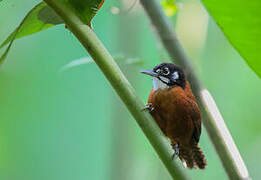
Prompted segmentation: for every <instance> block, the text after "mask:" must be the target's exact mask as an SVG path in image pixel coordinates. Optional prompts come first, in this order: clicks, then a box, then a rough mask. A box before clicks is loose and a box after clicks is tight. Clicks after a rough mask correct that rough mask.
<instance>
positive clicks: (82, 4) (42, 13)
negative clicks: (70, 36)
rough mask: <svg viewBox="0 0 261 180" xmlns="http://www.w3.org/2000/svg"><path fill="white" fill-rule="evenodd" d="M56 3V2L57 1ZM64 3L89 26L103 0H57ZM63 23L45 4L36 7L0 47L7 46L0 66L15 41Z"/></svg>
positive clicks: (0, 60) (0, 59) (0, 58)
mask: <svg viewBox="0 0 261 180" xmlns="http://www.w3.org/2000/svg"><path fill="white" fill-rule="evenodd" d="M57 1H58V0H57ZM59 1H62V2H63V3H66V5H68V6H69V7H70V9H72V10H73V11H74V12H75V13H76V14H77V15H78V16H79V17H80V19H81V20H82V21H83V22H84V23H86V24H87V25H90V22H91V19H92V18H93V17H94V16H95V14H96V12H97V11H98V9H99V8H100V7H101V6H102V4H103V2H104V0H59ZM62 23H64V22H63V21H62V19H61V18H60V17H59V16H58V15H57V14H56V13H55V12H54V11H53V10H52V9H51V8H50V7H49V6H47V4H46V3H45V2H41V3H39V4H38V5H36V6H35V7H34V8H33V9H32V10H31V11H30V12H29V13H28V14H27V15H26V17H25V18H24V19H23V21H22V22H21V23H20V25H19V26H18V27H17V28H16V29H15V30H14V31H13V32H12V33H11V34H10V35H9V36H8V37H7V39H6V40H5V41H4V42H3V43H2V44H1V45H0V49H1V48H3V47H4V46H5V45H7V44H8V43H9V45H8V47H7V49H6V50H5V52H4V53H3V55H2V56H1V57H0V65H1V64H3V63H4V60H5V58H6V56H7V54H8V52H9V50H10V48H11V46H12V44H13V41H14V40H15V39H18V38H21V37H24V36H28V35H31V34H34V33H37V32H39V31H42V30H44V29H47V28H50V27H52V26H54V25H58V24H62Z"/></svg>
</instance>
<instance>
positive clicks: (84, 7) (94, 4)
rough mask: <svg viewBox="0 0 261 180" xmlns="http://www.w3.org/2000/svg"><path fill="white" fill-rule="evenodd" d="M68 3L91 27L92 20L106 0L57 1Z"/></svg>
mask: <svg viewBox="0 0 261 180" xmlns="http://www.w3.org/2000/svg"><path fill="white" fill-rule="evenodd" d="M57 1H61V2H62V3H67V4H68V6H69V7H70V9H72V10H73V11H74V12H75V14H77V15H78V16H79V18H80V19H81V20H82V21H83V22H84V23H85V24H87V25H91V24H90V22H91V19H92V18H93V17H94V16H95V14H96V13H97V11H98V10H99V9H100V8H101V6H102V5H103V3H104V0H57Z"/></svg>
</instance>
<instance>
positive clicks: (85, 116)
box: [0, 0, 261, 180]
mask: <svg viewBox="0 0 261 180" xmlns="http://www.w3.org/2000/svg"><path fill="white" fill-rule="evenodd" d="M38 2H39V1H35V0H23V1H21V0H8V1H7V0H6V1H5V0H4V1H2V2H1V3H0V41H1V42H2V41H3V40H4V39H5V38H6V37H7V35H9V33H10V32H11V31H12V30H14V28H15V27H16V26H17V25H18V23H19V22H20V21H21V20H22V19H23V17H24V16H25V14H26V13H27V12H28V11H29V10H30V9H31V8H32V7H33V6H34V5H35V4H37V3H38ZM133 3H134V0H110V1H109V0H107V1H106V2H105V4H104V6H103V7H102V9H101V10H100V11H99V13H98V15H97V16H96V17H95V18H94V21H93V27H94V30H95V32H96V33H97V35H98V37H99V38H100V39H101V40H102V42H103V43H104V44H105V46H106V47H107V48H108V49H109V51H110V52H111V53H112V54H113V55H118V54H122V55H124V56H125V57H126V59H128V60H130V59H133V58H134V59H136V60H137V59H138V63H137V61H135V62H134V63H126V62H125V61H124V60H123V61H120V62H119V65H120V67H121V68H122V70H123V72H124V73H125V74H126V76H127V77H128V79H129V81H130V82H131V83H132V85H133V86H134V88H135V89H136V90H137V92H138V94H139V96H140V97H141V98H142V99H143V101H144V103H145V102H146V99H147V96H148V93H149V91H150V88H151V86H152V84H151V79H150V78H148V77H145V76H143V75H141V74H140V73H138V72H139V70H141V69H148V68H152V67H153V66H154V65H156V64H159V63H160V62H162V61H169V60H170V59H169V58H168V56H167V55H166V52H165V51H164V48H163V47H162V45H161V44H160V43H159V41H158V38H157V37H155V35H154V32H153V31H154V30H153V28H152V27H151V25H150V22H149V21H148V19H147V17H146V15H145V14H144V12H143V10H142V8H141V7H140V6H139V5H136V6H135V7H134V8H132V9H131V10H130V11H126V10H127V9H128V8H129V7H130V6H131V5H132V4H133ZM178 7H179V10H178V12H177V14H176V15H175V16H173V17H170V18H171V21H172V22H173V28H175V29H176V31H177V33H178V35H179V37H180V40H181V41H182V44H183V46H184V47H185V49H186V51H187V53H188V54H189V56H190V57H191V59H192V60H193V61H194V63H195V65H196V67H195V68H196V71H197V73H198V74H199V76H200V78H201V80H202V81H203V83H204V84H205V86H206V87H207V88H208V90H209V91H210V92H211V93H212V95H213V97H214V99H215V100H216V103H217V105H218V107H219V108H220V111H221V113H222V115H223V116H224V119H225V121H226V124H227V126H228V128H229V130H230V132H231V134H232V136H233V138H234V140H235V142H236V144H237V146H238V148H239V150H240V152H241V155H242V157H243V159H244V160H245V163H246V165H247V166H248V169H249V172H250V174H251V176H252V177H253V179H261V171H260V168H261V165H260V161H261V156H260V149H261V131H260V129H261V122H260V120H261V119H260V115H261V111H260V107H261V98H260V92H261V83H260V82H261V81H260V79H259V78H258V77H257V76H256V75H255V74H254V73H253V72H252V71H251V69H250V68H249V67H248V66H247V64H246V63H245V62H244V60H243V59H242V58H241V57H240V56H239V55H238V53H237V52H236V51H235V50H234V49H233V48H232V47H231V45H230V44H229V43H228V41H227V40H226V38H225V37H224V35H223V34H222V32H221V31H220V29H219V28H218V27H217V25H216V24H215V22H214V21H213V20H212V18H211V17H209V16H208V14H207V12H206V11H205V9H204V7H203V6H202V5H201V4H200V2H199V1H196V0H184V1H181V2H178ZM118 10H120V13H119V14H117V12H118ZM115 13H116V14H115ZM0 52H3V50H1V51H0ZM82 57H88V54H87V53H86V51H85V50H84V49H83V48H82V47H81V45H80V43H79V42H78V41H77V40H76V38H75V37H74V36H73V35H72V33H70V32H69V31H68V30H67V29H65V27H64V25H59V26H56V27H54V28H51V29H48V30H46V31H43V32H40V33H37V34H35V35H32V36H30V37H26V38H22V39H19V40H17V41H16V42H15V43H14V46H13V47H12V49H11V52H10V54H9V55H8V58H7V62H6V63H5V64H4V66H3V67H1V69H0V179H3V180H23V179H24V180H36V179H37V180H46V179H48V180H71V179H74V180H86V179H87V180H110V179H111V180H133V179H135V180H144V179H150V180H156V179H164V180H169V179H171V178H170V176H169V175H168V172H167V171H166V170H165V169H164V167H163V164H162V163H161V162H160V160H159V159H158V157H157V155H156V153H155V152H154V151H153V149H152V148H151V146H150V144H149V143H148V141H147V139H146V138H145V137H144V135H143V133H142V132H141V130H140V128H139V127H138V125H137V124H136V122H135V120H134V119H133V118H132V117H131V116H130V113H129V112H128V111H127V110H126V108H125V107H124V105H123V104H122V102H121V101H120V99H119V98H118V96H117V95H116V94H115V92H114V91H113V90H112V88H111V86H110V85H109V83H108V82H107V81H106V79H105V78H104V76H103V75H102V73H101V72H100V71H99V69H98V68H97V66H96V65H95V64H94V63H89V64H85V65H81V66H78V67H74V68H71V69H68V70H66V71H63V72H61V71H60V70H61V68H62V67H63V66H64V65H65V64H67V63H69V62H71V61H73V60H75V59H78V58H82ZM128 62H129V61H128ZM130 62H132V61H130ZM200 145H201V146H202V149H203V150H204V152H205V154H206V157H207V160H208V167H207V169H206V170H204V171H199V170H192V171H191V170H185V171H186V172H187V173H188V174H189V175H190V176H191V177H193V179H205V180H207V179H210V178H212V179H227V176H226V174H225V172H224V170H223V168H222V165H221V162H220V161H219V158H218V157H217V154H216V153H215V150H214V148H213V146H212V144H211V142H210V141H209V138H208V136H207V133H206V131H205V130H203V133H202V136H201V141H200Z"/></svg>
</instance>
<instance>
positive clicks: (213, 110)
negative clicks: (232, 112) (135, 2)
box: [140, 0, 250, 180]
mask: <svg viewBox="0 0 261 180" xmlns="http://www.w3.org/2000/svg"><path fill="white" fill-rule="evenodd" d="M140 3H141V4H142V6H143V8H144V10H145V11H146V13H147V15H148V17H149V19H150V20H151V23H152V24H153V26H154V27H155V29H156V31H157V34H158V36H159V37H160V39H161V41H162V44H163V45H164V47H165V48H166V50H167V52H168V54H169V56H170V57H171V58H172V59H173V60H175V63H178V64H179V65H181V66H182V67H183V68H184V69H185V71H186V73H187V76H188V79H189V81H190V82H191V87H192V90H193V92H194V93H195V95H196V97H197V99H198V102H199V105H200V107H201V108H200V109H201V112H202V115H203V123H204V126H205V128H206V130H207V132H208V135H209V137H210V139H211V141H212V143H213V145H214V147H215V149H216V151H217V153H218V155H219V157H220V159H221V162H222V164H223V166H224V168H225V170H226V172H227V174H228V176H229V178H230V179H241V180H243V179H244V180H246V179H250V177H249V174H248V170H247V168H246V166H245V164H244V161H243V160H242V158H241V156H240V153H239V151H238V149H237V147H236V145H235V143H234V141H233V139H232V137H231V135H230V133H229V131H228V129H227V127H226V124H225V122H224V120H223V118H222V116H221V114H220V113H219V111H218V108H217V106H216V104H215V101H214V100H213V98H212V96H211V95H210V93H209V92H208V91H207V90H206V89H204V88H203V86H202V84H201V82H200V80H199V79H198V77H197V75H196V73H195V72H194V69H195V68H193V67H194V66H193V65H192V64H191V61H190V60H189V59H188V57H187V55H186V53H185V50H184V49H183V47H182V46H181V44H180V42H179V40H178V38H177V35H176V33H175V32H174V31H173V27H172V24H171V23H170V21H169V20H168V18H167V17H166V16H165V14H164V12H163V9H162V8H161V6H160V4H159V2H158V0H140Z"/></svg>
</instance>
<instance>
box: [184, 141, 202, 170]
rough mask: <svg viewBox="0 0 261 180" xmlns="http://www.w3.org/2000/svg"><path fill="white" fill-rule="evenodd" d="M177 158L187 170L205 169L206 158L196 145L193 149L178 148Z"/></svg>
mask: <svg viewBox="0 0 261 180" xmlns="http://www.w3.org/2000/svg"><path fill="white" fill-rule="evenodd" d="M179 148H180V151H179V158H180V160H181V161H182V162H183V163H186V167H187V168H190V169H192V168H197V167H198V168H199V169H205V167H206V165H207V162H206V158H205V156H204V154H203V152H202V151H201V149H200V148H199V146H198V145H197V144H194V145H193V147H192V148H191V147H184V146H179Z"/></svg>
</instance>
